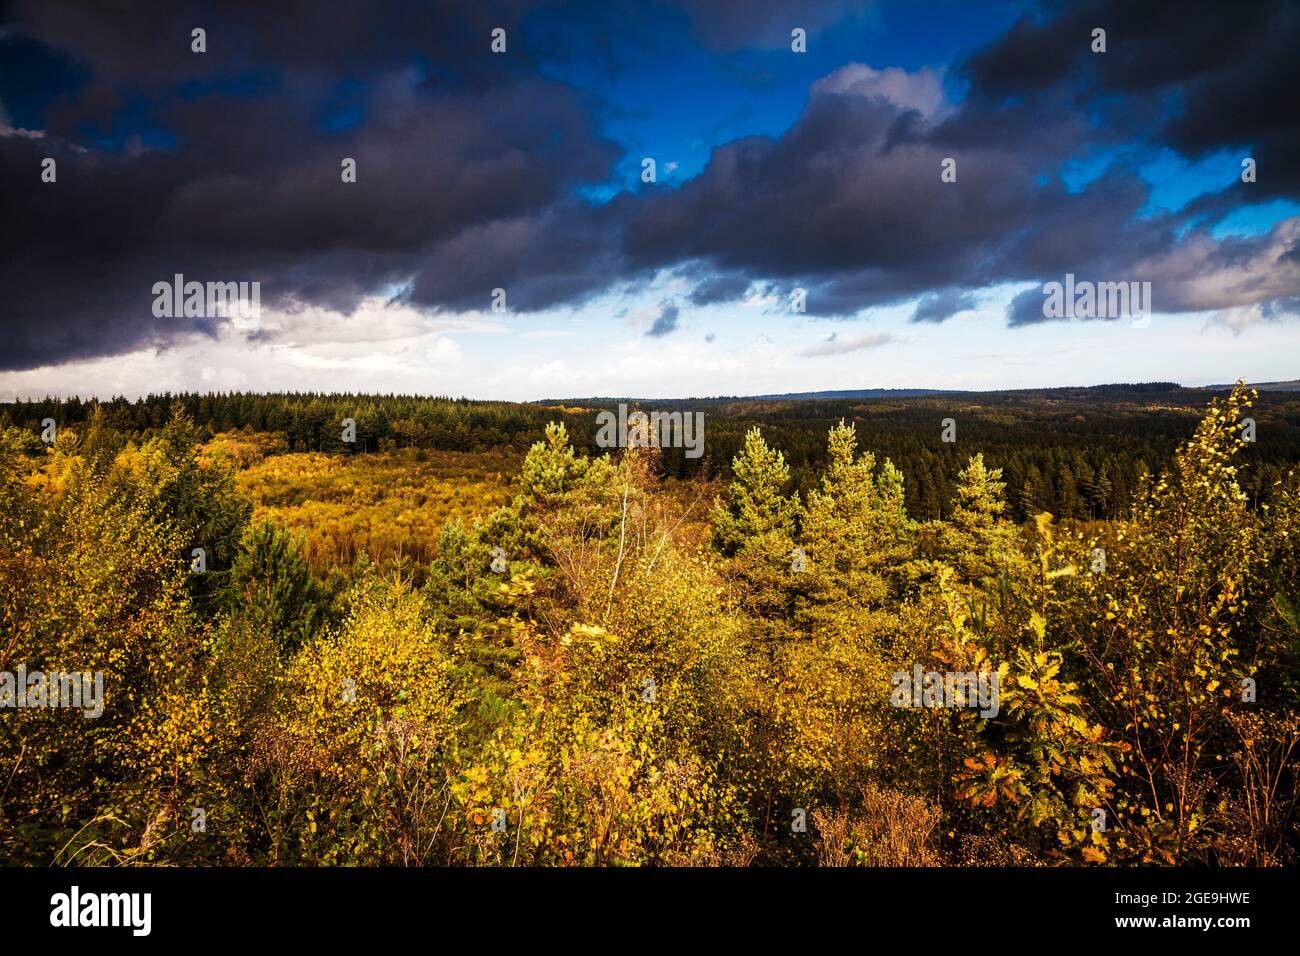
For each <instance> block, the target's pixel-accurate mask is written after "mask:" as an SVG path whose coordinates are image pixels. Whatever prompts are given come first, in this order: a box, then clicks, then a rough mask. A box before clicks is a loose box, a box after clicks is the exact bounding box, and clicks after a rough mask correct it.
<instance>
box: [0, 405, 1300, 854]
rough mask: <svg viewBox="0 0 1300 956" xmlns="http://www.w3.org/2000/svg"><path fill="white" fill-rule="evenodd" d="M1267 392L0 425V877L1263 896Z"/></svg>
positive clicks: (1284, 812) (1287, 575)
mask: <svg viewBox="0 0 1300 956" xmlns="http://www.w3.org/2000/svg"><path fill="white" fill-rule="evenodd" d="M1293 394H1294V393H1290V392H1269V391H1256V390H1254V389H1251V388H1248V387H1246V386H1240V385H1239V386H1237V387H1235V388H1231V389H1229V388H1226V387H1225V388H1223V389H1218V390H1192V389H1181V388H1178V387H1176V386H1166V385H1159V384H1153V385H1146V386H1126V387H1119V386H1116V387H1107V388H1101V389H1060V390H1048V391H1041V392H1005V393H982V394H974V393H972V394H958V393H943V394H933V395H920V396H902V395H880V396H873V397H860V398H853V397H850V398H842V397H821V398H811V399H806V400H784V399H711V400H699V401H692V402H679V403H659V404H658V405H656V406H655V407H672V408H680V409H685V410H690V411H702V412H703V413H704V416H705V418H704V422H705V429H706V430H705V442H704V448H705V454H704V455H703V456H702V457H701V458H699V459H692V458H688V457H686V456H684V455H683V454H682V451H681V449H680V448H669V447H655V446H653V445H651V446H650V447H628V448H614V449H606V448H601V447H599V446H598V445H597V443H596V440H595V436H596V425H595V422H596V414H597V412H598V411H599V410H600V409H602V408H608V407H612V406H611V402H610V401H607V400H600V401H597V400H594V399H593V400H588V401H585V402H579V401H577V400H569V401H567V402H565V403H560V402H550V403H548V402H541V403H533V404H512V403H491V402H470V401H453V400H450V399H422V398H414V397H402V396H360V395H357V396H348V395H292V394H285V395H255V394H222V395H192V394H187V395H178V396H172V395H165V396H156V397H151V398H147V399H141V400H139V401H134V402H130V401H126V400H116V401H111V402H110V401H105V402H81V401H76V400H62V401H54V400H50V401H45V402H40V401H36V402H17V403H11V404H7V405H4V406H0V438H2V441H0V480H2V481H3V483H4V494H3V498H2V499H0V672H6V673H13V672H16V671H17V669H18V668H19V667H20V666H21V667H22V668H23V672H24V673H27V674H33V673H43V674H51V675H52V674H60V673H73V674H82V673H85V674H92V673H93V674H96V675H100V676H101V677H102V699H101V700H99V701H98V704H99V707H98V709H99V710H100V712H99V713H98V714H95V713H94V712H93V711H92V710H91V709H89V708H85V709H84V712H77V711H75V710H71V711H70V710H69V709H67V708H60V707H56V706H54V705H53V704H52V703H50V704H49V705H48V706H44V705H37V704H34V701H35V698H34V697H33V691H32V689H31V688H32V684H31V682H30V680H29V682H28V684H27V686H26V687H23V686H20V685H18V684H14V685H10V686H9V687H8V695H7V697H6V688H5V687H4V686H0V703H6V704H7V705H8V707H9V708H10V709H8V710H6V711H4V712H0V863H4V864H8V865H48V864H61V865H74V864H146V865H147V864H154V865H176V864H183V865H236V866H246V865H258V866H262V865H273V866H274V865H294V866H299V865H301V866H318V865H331V864H360V865H370V864H393V865H403V866H421V865H426V866H529V865H532V866H539V865H540V866H607V865H608V866H623V865H668V866H681V865H686V866H750V865H754V866H771V865H783V866H897V865H908V866H944V865H954V864H963V865H1028V866H1040V865H1042V866H1056V865H1095V864H1118V865H1138V864H1165V865H1170V864H1191V865H1205V866H1237V865H1261V866H1277V865H1284V864H1287V863H1290V862H1293V861H1294V860H1295V855H1296V851H1297V849H1298V848H1300V843H1298V839H1297V838H1298V836H1300V832H1298V829H1297V828H1298V826H1300V821H1298V820H1297V816H1296V805H1297V801H1298V800H1300V779H1298V778H1297V756H1298V754H1297V745H1298V743H1300V474H1298V473H1297V471H1296V470H1295V469H1296V467H1297V465H1298V464H1300V400H1297V399H1296V398H1294V397H1293ZM645 404H647V405H649V404H653V403H645ZM345 422H351V424H352V427H353V431H352V434H351V440H349V435H348V431H347V426H346V425H345ZM944 422H951V423H952V425H951V427H950V428H948V429H947V432H946V433H945V426H944V425H943V424H942V423H944ZM954 675H956V677H955V678H954ZM963 680H966V681H967V683H966V684H965V685H964V686H963V685H962V681H963ZM47 691H48V693H49V695H50V696H51V699H53V697H55V696H57V694H56V693H55V689H54V688H53V685H51V686H50V687H49V688H46V689H44V690H43V691H42V694H43V695H44V694H45V693H46V692H47ZM24 693H25V694H26V697H27V699H26V701H25V703H26V706H23V703H24V701H23V700H22V698H23V696H24ZM42 699H43V698H42Z"/></svg>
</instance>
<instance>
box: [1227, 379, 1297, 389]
mask: <svg viewBox="0 0 1300 956" xmlns="http://www.w3.org/2000/svg"><path fill="white" fill-rule="evenodd" d="M1250 387H1251V388H1257V389H1259V390H1260V391H1261V392H1300V379H1296V378H1293V379H1291V380H1290V381H1289V382H1253V383H1252V384H1251V386H1250ZM1231 389H1232V385H1231V384H1229V385H1206V386H1205V387H1204V390H1205V391H1207V392H1226V391H1230V390H1231Z"/></svg>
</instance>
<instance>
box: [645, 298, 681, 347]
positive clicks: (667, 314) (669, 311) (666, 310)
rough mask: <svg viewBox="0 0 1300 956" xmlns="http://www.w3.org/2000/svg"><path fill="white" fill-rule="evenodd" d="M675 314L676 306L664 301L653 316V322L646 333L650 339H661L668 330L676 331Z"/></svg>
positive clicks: (676, 313) (676, 312)
mask: <svg viewBox="0 0 1300 956" xmlns="http://www.w3.org/2000/svg"><path fill="white" fill-rule="evenodd" d="M677 315H678V310H677V306H675V305H669V304H667V303H665V304H664V306H663V308H662V309H661V310H660V312H659V314H658V315H657V316H655V320H654V324H653V325H651V326H650V330H649V331H648V332H646V335H648V336H650V337H651V338H652V339H661V338H663V337H664V336H665V335H667V334H668V333H669V332H674V331H676V330H677Z"/></svg>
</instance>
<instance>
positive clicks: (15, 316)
mask: <svg viewBox="0 0 1300 956" xmlns="http://www.w3.org/2000/svg"><path fill="white" fill-rule="evenodd" d="M196 30H201V31H202V33H201V34H200V37H201V42H200V40H196V38H195V32H194V31H196ZM1099 30H1100V31H1104V33H1103V34H1098V32H1097V31H1099ZM497 31H504V32H497ZM494 36H495V38H496V39H495V40H494ZM502 42H503V43H504V50H502V49H500V47H501V46H502ZM494 45H495V46H496V49H494ZM1103 45H1104V49H1102V48H1101V47H1102V46H1103ZM197 47H202V49H201V50H200V49H197ZM1297 50H1300V2H1296V0H1289V2H1281V0H1259V2H1251V3H1240V4H1239V3H1224V2H1199V0H1177V2H1163V0H1152V2H1144V3H1141V4H1135V3H1132V2H1131V0H1081V2H1072V3H1057V2H1029V0H995V2H987V3H981V2H977V0H934V2H925V3H921V2H914V0H859V2H843V0H816V2H805V0H735V2H726V0H712V2H709V0H660V2H653V3H652V2H631V0H601V2H582V0H578V2H564V3H560V2H542V0H500V2H498V0H483V2H458V3H447V2H443V3H415V2H409V0H394V2H367V3H355V2H353V3H343V2H336V0H312V2H306V0H302V2H292V0H286V2H282V3H276V4H264V3H254V2H235V0H232V2H226V3H221V4H214V3H209V2H203V3H189V2H184V0H181V2H166V3H153V2H135V3H125V2H102V3H95V4H85V3H77V4H73V3H66V2H63V0H37V2H31V3H28V2H21V0H20V2H9V3H0V400H9V399H12V398H14V397H24V398H32V397H42V396H46V395H62V396H68V395H79V396H81V397H90V396H98V397H102V398H108V397H112V396H115V395H125V396H127V397H137V396H140V395H143V394H148V393H160V392H168V391H170V392H179V391H191V392H194V391H197V392H210V391H360V392H400V393H416V394H428V395H453V396H466V397H471V398H485V399H507V400H535V399H543V398H565V397H587V396H636V397H642V398H681V397H688V396H715V395H747V394H770V393H780V392H804V391H813V390H821V389H854V388H959V389H973V390H982V389H997V388H1037V387H1048V386H1058V385H1089V384H1101V383H1111V382H1142V381H1175V382H1180V383H1182V384H1185V385H1204V384H1213V383H1223V382H1230V381H1234V380H1236V379H1238V378H1244V379H1246V380H1248V381H1254V382H1263V381H1277V380H1287V379H1295V378H1300V365H1298V363H1297V356H1300V96H1297V94H1296V91H1297V90H1300V66H1298V62H1300V61H1298V60H1297V57H1296V51H1297ZM649 160H653V163H654V176H653V181H647V179H648V178H649V177H648V176H647V173H646V169H647V165H648V161H649ZM348 161H350V163H351V164H352V166H354V168H355V176H351V175H350V170H349V173H348V174H345V171H344V169H345V166H348V165H349V163H348ZM177 275H180V276H183V277H184V278H183V281H184V282H195V281H197V282H200V283H208V282H214V283H217V282H219V283H229V282H247V283H257V284H258V286H257V288H258V289H259V300H258V309H257V311H256V313H255V314H252V315H248V314H243V315H231V314H227V313H226V312H223V311H222V310H221V309H219V308H213V307H212V304H211V303H203V304H201V305H197V306H196V307H195V308H194V309H193V310H191V313H192V314H182V315H173V314H170V312H171V310H166V309H160V308H159V307H158V301H157V300H158V299H159V296H158V294H157V290H156V288H155V286H156V285H157V284H158V283H160V282H173V281H175V280H174V277H175V276H177ZM1067 275H1069V276H1073V277H1074V281H1076V282H1078V283H1126V284H1127V283H1137V284H1138V288H1143V286H1142V284H1143V283H1149V286H1146V287H1145V288H1149V295H1150V299H1149V301H1150V303H1151V314H1150V315H1149V316H1143V315H1132V314H1128V313H1124V312H1123V311H1122V310H1120V312H1121V314H1119V315H1113V314H1112V315H1107V316H1104V317H1083V318H1048V317H1047V315H1045V312H1046V311H1047V310H1045V308H1044V302H1045V299H1046V294H1045V288H1049V287H1050V286H1049V284H1050V283H1062V284H1064V283H1065V282H1066V281H1067V280H1066V276H1067ZM249 288H251V286H249ZM165 298H168V299H170V296H167V297H165ZM182 311H185V310H182ZM1130 311H1131V310H1130ZM160 313H161V314H160Z"/></svg>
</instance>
